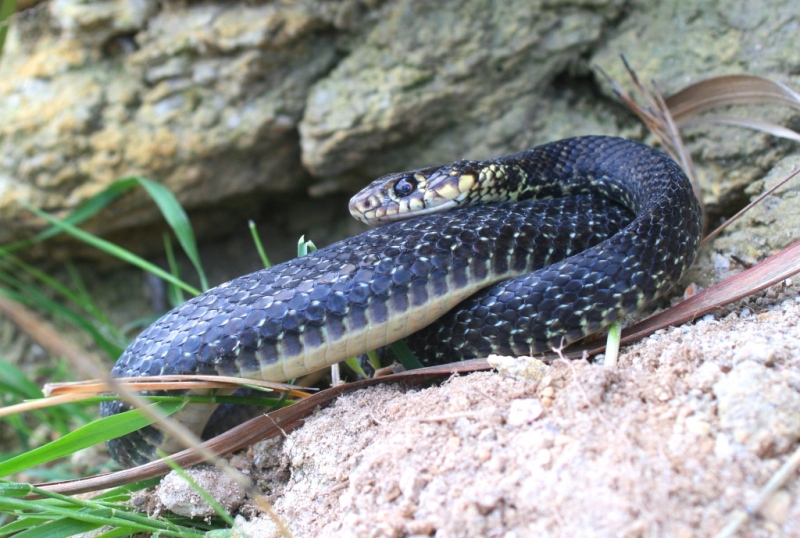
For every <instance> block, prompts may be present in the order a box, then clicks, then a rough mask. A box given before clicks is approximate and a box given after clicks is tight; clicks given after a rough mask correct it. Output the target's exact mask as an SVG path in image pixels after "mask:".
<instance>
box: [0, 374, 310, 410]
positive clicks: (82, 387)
mask: <svg viewBox="0 0 800 538" xmlns="http://www.w3.org/2000/svg"><path fill="white" fill-rule="evenodd" d="M117 382H118V383H120V384H122V385H125V387H127V388H128V389H129V390H132V391H136V392H139V391H146V390H184V391H185V390H208V389H222V390H225V389H231V388H233V389H235V388H238V387H258V388H263V389H268V390H270V391H275V392H286V393H287V394H288V395H289V396H290V397H292V398H298V399H303V398H308V397H309V396H311V395H310V394H309V393H308V392H305V390H316V389H313V388H312V389H306V388H305V387H295V386H294V385H286V384H283V383H271V382H269V381H260V380H250V379H244V378H240V377H227V376H200V375H197V376H191V375H173V376H155V377H148V376H143V377H122V378H117ZM301 388H302V389H303V390H299V389H301ZM43 392H44V393H45V395H47V398H39V399H37V400H30V401H27V402H23V403H20V404H16V405H10V406H7V407H3V408H0V417H6V416H10V415H14V414H17V413H24V412H28V411H33V410H35V409H44V408H47V407H52V406H55V405H62V404H65V403H73V402H79V401H81V400H86V399H88V398H91V397H93V396H100V395H104V394H108V392H109V390H108V387H107V386H106V384H105V383H103V382H102V381H98V380H96V379H92V380H88V381H76V382H72V383H48V384H47V385H45V387H44V391H43ZM228 392H230V390H228Z"/></svg>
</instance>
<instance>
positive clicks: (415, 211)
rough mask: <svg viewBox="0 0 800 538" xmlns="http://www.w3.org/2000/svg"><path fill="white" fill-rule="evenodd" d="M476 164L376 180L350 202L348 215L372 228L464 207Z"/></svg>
mask: <svg viewBox="0 0 800 538" xmlns="http://www.w3.org/2000/svg"><path fill="white" fill-rule="evenodd" d="M477 164H479V163H476V162H475V161H458V162H455V163H452V164H447V165H444V166H435V167H431V168H421V169H419V170H412V171H410V172H401V173H397V174H389V175H386V176H383V177H380V178H378V179H376V180H375V181H373V182H372V183H370V184H369V185H368V186H367V187H365V188H364V189H362V190H361V191H360V192H359V193H357V194H356V195H355V196H353V197H352V198H351V199H350V214H351V215H353V217H355V218H356V219H358V220H360V221H361V222H363V223H365V224H369V225H372V226H375V225H379V224H386V223H389V222H394V221H398V220H404V219H408V218H412V217H417V216H420V215H427V214H430V213H438V212H441V211H446V210H448V209H452V208H455V207H459V206H461V205H466V201H467V200H468V199H469V198H470V196H471V195H472V191H473V189H474V187H475V185H476V183H477V177H478V174H476V166H475V165H477Z"/></svg>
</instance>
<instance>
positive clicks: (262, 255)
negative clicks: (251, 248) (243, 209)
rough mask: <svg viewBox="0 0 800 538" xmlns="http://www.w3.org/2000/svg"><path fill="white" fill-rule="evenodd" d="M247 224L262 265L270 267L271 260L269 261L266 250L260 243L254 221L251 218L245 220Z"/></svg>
mask: <svg viewBox="0 0 800 538" xmlns="http://www.w3.org/2000/svg"><path fill="white" fill-rule="evenodd" d="M247 226H248V227H249V228H250V235H251V236H252V237H253V243H254V244H255V245H256V250H257V251H258V255H259V257H260V258H261V263H263V264H264V267H266V268H267V269H269V268H270V267H272V262H270V261H269V257H267V251H266V250H264V245H263V243H261V237H260V236H259V235H258V230H256V223H255V222H253V221H252V220H249V221H247Z"/></svg>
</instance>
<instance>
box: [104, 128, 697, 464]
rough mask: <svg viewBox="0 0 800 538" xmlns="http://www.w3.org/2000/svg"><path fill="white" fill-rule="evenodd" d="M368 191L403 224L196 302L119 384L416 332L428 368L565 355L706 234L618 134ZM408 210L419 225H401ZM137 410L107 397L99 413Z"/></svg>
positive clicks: (142, 438)
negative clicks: (562, 350)
mask: <svg viewBox="0 0 800 538" xmlns="http://www.w3.org/2000/svg"><path fill="white" fill-rule="evenodd" d="M362 193H364V194H359V195H356V196H355V197H354V198H353V200H352V201H351V212H352V213H353V214H354V215H355V216H357V217H358V218H361V219H362V220H369V219H370V218H373V219H377V220H378V221H386V220H389V221H395V222H391V223H389V224H386V225H384V226H380V227H377V228H373V229H371V230H369V231H367V232H364V233H362V234H360V235H357V236H354V237H351V238H349V239H345V240H343V241H340V242H338V243H335V244H332V245H330V246H328V247H326V248H322V249H320V250H318V251H316V252H314V253H311V254H309V255H308V256H304V257H302V258H296V259H293V260H290V261H288V262H286V263H282V264H280V265H276V266H274V267H272V268H269V269H264V270H261V271H257V272H255V273H252V274H249V275H245V276H242V277H239V278H236V279H234V280H232V281H230V282H227V283H225V284H222V285H220V286H217V287H216V288H213V289H211V290H209V291H207V292H205V293H203V294H202V295H199V296H197V297H195V298H193V299H191V300H189V301H187V302H186V303H184V304H182V305H180V306H178V307H177V308H175V309H173V310H172V311H170V312H169V313H167V314H166V315H164V316H163V317H162V318H161V319H159V320H157V321H156V322H155V323H153V324H152V325H151V326H150V327H149V328H147V329H145V330H144V332H142V333H141V334H140V335H139V336H138V337H137V338H136V339H135V340H134V341H133V342H132V343H131V344H130V345H129V346H128V348H127V349H126V350H125V351H124V353H123V354H122V356H121V357H120V358H119V360H118V361H117V363H116V365H115V366H114V369H113V371H112V375H113V376H115V377H138V376H145V375H159V374H211V375H228V376H240V377H247V378H258V379H264V380H269V381H287V380H290V379H294V378H296V377H298V376H301V375H304V374H307V373H309V372H311V371H314V370H318V369H320V368H323V367H325V366H328V365H330V364H333V363H336V362H339V361H341V360H343V359H345V358H347V357H350V356H355V355H358V354H361V353H365V352H367V351H370V350H373V349H376V348H378V347H381V346H384V345H387V344H389V343H391V342H393V341H395V340H398V339H400V338H406V341H407V343H408V344H409V346H410V347H411V349H412V350H413V351H414V352H415V353H416V355H417V357H418V358H419V359H420V360H421V361H422V362H423V364H426V365H428V364H438V363H443V362H451V361H456V360H464V359H471V358H479V357H485V356H487V355H488V354H489V353H499V354H504V355H517V356H519V355H530V354H534V353H539V352H543V351H549V350H551V349H552V348H554V347H559V346H561V345H563V344H567V343H570V342H573V341H575V340H578V339H580V338H582V337H584V336H586V335H588V334H591V333H593V332H595V331H597V330H599V329H601V328H602V327H604V326H606V325H608V324H609V323H610V322H612V321H613V320H616V319H618V318H620V317H621V316H624V315H626V314H629V313H631V312H633V311H635V310H637V309H638V308H640V307H642V306H643V305H645V304H647V303H648V302H650V301H652V300H653V299H655V298H656V297H658V296H660V295H662V294H663V293H664V292H666V291H667V290H668V289H669V288H670V287H671V286H673V285H674V284H675V283H676V282H677V281H678V279H679V278H680V277H681V275H682V274H683V273H684V271H685V270H686V269H687V268H688V267H689V265H690V264H691V262H692V261H693V259H694V257H695V254H696V252H697V249H698V245H699V241H700V235H701V228H702V216H701V209H700V205H699V202H698V201H697V198H696V197H695V195H694V193H693V191H692V186H691V184H690V182H689V180H688V179H687V177H686V176H685V174H684V173H683V171H682V170H681V168H680V167H679V166H678V165H677V164H676V163H675V162H674V161H672V160H671V159H670V158H669V157H667V156H666V155H664V154H663V153H661V152H659V151H658V150H655V149H653V148H650V147H648V146H645V145H643V144H640V143H638V142H633V141H629V140H624V139H620V138H613V137H599V136H588V137H579V138H571V139H566V140H561V141H557V142H552V143H549V144H545V145H542V146H539V147H536V148H533V149H530V150H527V151H524V152H521V153H518V154H515V155H510V156H507V157H501V158H497V159H491V160H487V161H458V162H455V163H452V164H448V165H444V166H441V167H435V168H427V169H422V170H414V171H411V172H406V173H402V174H393V175H389V176H385V177H384V178H381V179H379V180H376V181H375V182H373V183H372V184H371V185H370V186H369V187H367V188H366V189H365V190H364V191H362ZM406 195H408V196H406ZM504 200H505V201H504ZM429 202H430V204H431V205H436V204H440V207H438V208H428V207H427V204H428V203H429ZM453 206H460V207H455V208H454V209H452V210H449V211H445V212H441V213H436V212H434V211H437V210H438V209H441V208H447V207H453ZM408 210H411V213H415V212H416V213H419V214H421V216H419V217H416V218H411V219H408V220H396V219H398V218H400V217H401V216H404V213H405V212H406V211H408ZM127 409H129V407H128V406H127V404H124V403H122V402H105V403H103V404H102V408H101V413H102V415H103V416H108V415H112V414H115V413H119V412H121V411H124V410H127ZM213 411H214V407H213V406H211V405H203V404H189V405H187V406H185V407H184V408H183V409H182V410H181V411H180V412H179V414H177V415H173V416H174V417H177V418H178V420H181V421H183V422H184V423H185V424H187V425H188V426H189V427H190V428H192V429H194V430H195V431H196V432H197V433H198V434H199V433H200V432H202V430H203V427H204V425H205V423H206V422H207V421H208V419H209V417H210V415H211V414H212V412H213ZM108 445H109V450H110V452H111V455H112V456H113V457H114V458H115V459H116V460H118V461H119V462H120V463H122V464H123V465H127V466H130V465H134V464H140V463H144V462H146V461H149V460H151V459H153V458H154V457H155V450H156V448H162V449H164V450H165V451H167V452H174V451H176V450H178V449H181V448H182V447H181V446H177V445H176V442H175V441H174V440H173V439H171V438H169V437H168V436H167V435H166V434H164V433H162V432H161V431H160V430H158V429H157V428H156V427H154V426H150V427H147V428H144V429H142V430H139V431H137V432H134V433H132V434H129V435H127V436H124V437H121V438H118V439H114V440H112V441H109V443H108Z"/></svg>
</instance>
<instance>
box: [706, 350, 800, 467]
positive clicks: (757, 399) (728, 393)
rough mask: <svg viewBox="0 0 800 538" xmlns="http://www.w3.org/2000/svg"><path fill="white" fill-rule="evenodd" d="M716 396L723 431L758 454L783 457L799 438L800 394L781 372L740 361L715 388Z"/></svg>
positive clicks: (754, 363) (763, 456) (750, 362)
mask: <svg viewBox="0 0 800 538" xmlns="http://www.w3.org/2000/svg"><path fill="white" fill-rule="evenodd" d="M714 395H715V396H716V397H717V400H718V404H717V405H718V411H717V412H718V414H719V418H720V426H721V427H722V430H723V431H724V432H725V433H726V434H727V435H728V436H729V437H730V438H731V439H732V440H733V441H734V442H736V443H738V444H741V445H744V446H745V447H746V448H747V449H748V450H750V451H751V452H752V453H754V454H755V455H757V456H759V457H762V458H766V457H775V456H780V455H781V454H785V453H786V452H787V451H788V450H789V449H790V448H791V447H792V446H793V445H794V443H796V442H797V439H798V438H800V414H798V413H797V410H798V409H800V393H799V392H798V391H797V390H796V389H794V388H792V387H791V386H790V385H789V383H787V381H786V379H785V378H784V377H783V376H782V375H781V373H780V372H779V371H777V370H775V369H771V368H767V367H765V366H763V365H761V364H759V363H757V362H754V361H743V362H740V363H739V364H737V365H735V366H734V368H733V370H731V371H730V372H729V373H728V375H726V376H724V377H723V378H722V379H720V380H719V381H718V382H717V383H716V384H715V385H714Z"/></svg>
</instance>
